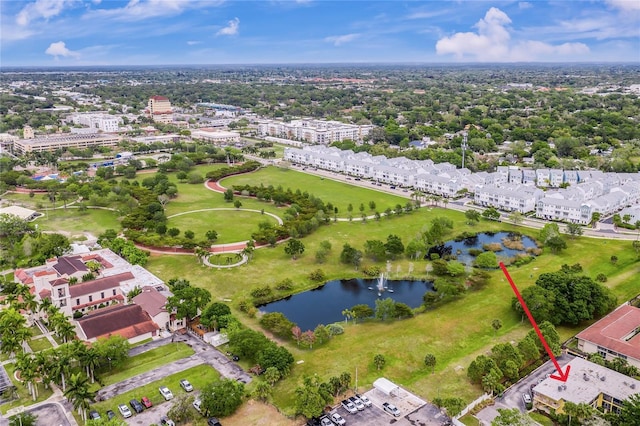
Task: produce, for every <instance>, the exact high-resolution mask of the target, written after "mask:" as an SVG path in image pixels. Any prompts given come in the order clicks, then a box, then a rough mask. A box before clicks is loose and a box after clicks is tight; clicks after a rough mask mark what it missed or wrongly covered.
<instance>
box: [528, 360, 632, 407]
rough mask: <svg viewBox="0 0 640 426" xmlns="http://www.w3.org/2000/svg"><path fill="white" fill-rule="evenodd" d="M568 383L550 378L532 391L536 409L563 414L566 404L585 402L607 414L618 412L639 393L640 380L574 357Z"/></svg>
mask: <svg viewBox="0 0 640 426" xmlns="http://www.w3.org/2000/svg"><path fill="white" fill-rule="evenodd" d="M568 365H569V366H571V369H570V370H569V377H568V379H567V381H566V382H560V381H558V380H556V379H552V378H547V379H545V380H543V381H542V382H541V383H540V384H538V385H537V386H536V387H534V388H533V407H534V408H535V409H538V410H542V411H546V412H551V411H555V412H556V413H559V414H561V413H563V408H564V405H565V403H566V402H567V401H569V402H572V403H574V404H580V403H585V404H589V405H590V406H592V407H593V408H597V409H599V410H601V411H603V412H605V413H610V412H613V413H619V412H620V409H621V408H622V403H623V402H624V401H625V400H626V399H628V398H629V397H630V396H631V395H635V394H637V393H638V392H640V381H638V380H635V379H633V378H631V377H629V376H625V375H624V374H621V373H618V372H617V371H613V370H610V369H608V368H606V367H603V366H601V365H598V364H594V363H593V362H590V361H587V360H586V359H582V358H575V359H573V360H571V361H570V362H569V364H568Z"/></svg>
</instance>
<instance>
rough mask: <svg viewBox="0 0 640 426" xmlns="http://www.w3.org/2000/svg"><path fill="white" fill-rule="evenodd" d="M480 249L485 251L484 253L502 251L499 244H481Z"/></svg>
mask: <svg viewBox="0 0 640 426" xmlns="http://www.w3.org/2000/svg"><path fill="white" fill-rule="evenodd" d="M482 248H483V249H485V250H486V251H494V252H495V251H502V250H503V248H502V244H500V243H487V244H483V245H482Z"/></svg>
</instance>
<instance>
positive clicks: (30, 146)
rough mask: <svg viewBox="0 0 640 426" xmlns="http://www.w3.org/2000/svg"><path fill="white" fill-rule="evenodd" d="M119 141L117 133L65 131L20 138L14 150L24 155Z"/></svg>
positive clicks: (107, 144)
mask: <svg viewBox="0 0 640 426" xmlns="http://www.w3.org/2000/svg"><path fill="white" fill-rule="evenodd" d="M118 142H120V138H119V137H118V136H116V135H108V134H98V133H91V134H73V133H64V134H57V135H51V136H43V137H39V138H33V139H19V140H17V141H15V142H14V143H13V150H14V152H15V153H16V154H18V155H24V154H29V153H31V152H46V151H55V150H58V149H67V148H76V149H86V148H89V147H92V146H116V145H118Z"/></svg>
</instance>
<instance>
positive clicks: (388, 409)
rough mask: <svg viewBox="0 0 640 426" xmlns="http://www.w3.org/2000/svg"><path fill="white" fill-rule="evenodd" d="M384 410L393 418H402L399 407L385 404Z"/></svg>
mask: <svg viewBox="0 0 640 426" xmlns="http://www.w3.org/2000/svg"><path fill="white" fill-rule="evenodd" d="M382 408H384V411H386V412H387V413H389V414H391V415H392V416H393V417H400V410H398V407H396V406H395V405H393V404H390V403H388V402H385V403H383V404H382Z"/></svg>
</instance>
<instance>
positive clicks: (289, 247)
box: [284, 238, 304, 260]
mask: <svg viewBox="0 0 640 426" xmlns="http://www.w3.org/2000/svg"><path fill="white" fill-rule="evenodd" d="M284 252H285V253H286V254H288V255H289V256H291V257H292V258H293V259H294V260H295V259H296V258H297V257H298V255H301V254H302V253H304V244H303V243H302V241H300V240H297V239H295V238H291V239H290V240H289V241H287V244H286V245H285V246H284Z"/></svg>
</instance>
